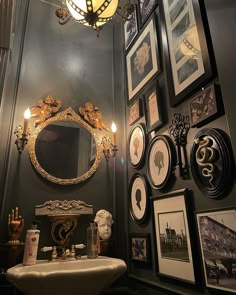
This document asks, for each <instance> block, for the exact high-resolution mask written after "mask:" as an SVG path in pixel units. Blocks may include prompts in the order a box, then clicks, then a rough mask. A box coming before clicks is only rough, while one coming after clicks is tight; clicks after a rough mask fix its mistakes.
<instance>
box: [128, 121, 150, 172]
mask: <svg viewBox="0 0 236 295" xmlns="http://www.w3.org/2000/svg"><path fill="white" fill-rule="evenodd" d="M128 149H129V159H130V164H131V165H132V166H133V167H134V168H138V167H139V166H140V165H141V164H143V159H144V155H145V149H146V131H145V126H144V124H136V125H134V126H133V128H132V129H131V131H130V134H129V140H128Z"/></svg>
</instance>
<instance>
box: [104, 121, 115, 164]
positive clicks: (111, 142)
mask: <svg viewBox="0 0 236 295" xmlns="http://www.w3.org/2000/svg"><path fill="white" fill-rule="evenodd" d="M111 131H112V139H111V138H110V137H106V136H104V137H103V138H102V145H103V154H104V156H105V158H106V160H109V159H110V157H115V156H116V152H117V151H118V148H117V145H116V131H117V127H116V124H115V123H114V122H112V124H111Z"/></svg>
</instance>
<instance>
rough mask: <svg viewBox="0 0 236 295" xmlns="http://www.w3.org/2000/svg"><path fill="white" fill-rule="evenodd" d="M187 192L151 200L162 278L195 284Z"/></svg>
mask: <svg viewBox="0 0 236 295" xmlns="http://www.w3.org/2000/svg"><path fill="white" fill-rule="evenodd" d="M186 195H187V190H185V189H183V190H179V191H175V192H171V193H168V194H164V195H162V196H158V197H152V200H153V215H154V222H155V235H156V254H157V258H158V269H159V275H164V276H169V277H173V278H177V279H180V280H183V281H186V282H188V283H195V275H194V265H193V257H192V247H191V240H190V234H189V223H188V213H187V206H186Z"/></svg>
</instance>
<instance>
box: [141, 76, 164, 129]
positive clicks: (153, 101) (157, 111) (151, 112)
mask: <svg viewBox="0 0 236 295" xmlns="http://www.w3.org/2000/svg"><path fill="white" fill-rule="evenodd" d="M144 97H145V112H146V125H147V132H148V133H150V132H151V131H153V130H157V129H159V128H160V127H161V126H163V116H162V112H161V97H160V91H159V87H158V82H156V81H155V82H154V83H152V84H151V86H149V88H148V90H147V91H146V92H145V93H144Z"/></svg>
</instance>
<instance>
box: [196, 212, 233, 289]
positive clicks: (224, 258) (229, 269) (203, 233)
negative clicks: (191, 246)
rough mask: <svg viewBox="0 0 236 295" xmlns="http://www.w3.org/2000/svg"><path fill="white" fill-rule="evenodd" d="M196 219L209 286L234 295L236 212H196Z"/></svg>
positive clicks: (206, 279)
mask: <svg viewBox="0 0 236 295" xmlns="http://www.w3.org/2000/svg"><path fill="white" fill-rule="evenodd" d="M196 217H197V224H198V234H199V240H200V247H201V253H202V264H203V269H204V275H205V282H206V286H207V287H209V288H214V289H217V290H221V291H228V292H232V293H233V294H235V293H236V257H235V253H236V244H235V240H236V210H235V208H221V209H213V210H208V211H205V212H203V211H202V212H197V214H196ZM218 294H222V293H218Z"/></svg>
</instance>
